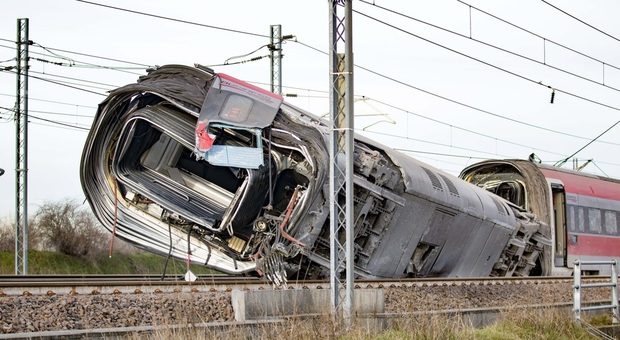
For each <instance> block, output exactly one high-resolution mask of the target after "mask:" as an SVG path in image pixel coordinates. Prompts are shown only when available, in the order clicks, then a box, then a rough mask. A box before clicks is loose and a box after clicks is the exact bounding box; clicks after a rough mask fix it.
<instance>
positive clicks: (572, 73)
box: [360, 0, 620, 92]
mask: <svg viewBox="0 0 620 340" xmlns="http://www.w3.org/2000/svg"><path fill="white" fill-rule="evenodd" d="M360 1H361V2H362V3H365V4H368V5H372V6H374V7H377V8H380V9H382V10H384V11H386V12H389V13H392V14H396V15H399V16H401V17H404V18H407V19H410V20H413V21H416V22H419V23H422V24H424V25H427V26H430V27H433V28H436V29H439V30H442V31H444V32H447V33H450V34H453V35H456V36H458V37H461V38H465V39H468V40H471V41H474V42H477V43H479V44H482V45H484V46H487V47H491V48H494V49H496V50H498V51H502V52H504V53H508V54H511V55H514V56H516V57H519V58H521V59H524V60H527V61H530V62H533V63H536V64H539V65H542V66H546V67H548V68H551V69H553V70H556V71H559V72H562V73H564V74H568V75H570V76H573V77H576V78H579V79H582V80H585V81H589V82H591V83H594V84H597V85H600V86H604V87H607V88H608V89H610V90H613V91H616V92H620V88H617V87H613V86H609V85H606V84H605V83H604V82H600V81H597V80H595V79H592V78H588V77H585V76H582V75H580V74H577V73H575V72H571V71H568V70H566V69H563V68H560V67H557V66H553V65H550V64H548V63H547V62H546V57H545V58H544V59H543V61H540V60H537V59H535V58H531V57H528V56H526V55H524V54H520V53H517V52H514V51H511V50H508V49H505V48H503V47H499V46H497V45H493V44H491V43H488V42H486V41H483V40H479V39H476V38H473V37H472V36H471V35H469V36H468V35H466V34H463V33H459V32H456V31H453V30H450V29H448V28H445V27H442V26H439V25H435V24H432V23H430V22H427V21H424V20H421V19H418V18H414V17H412V16H410V15H407V14H403V13H400V12H398V11H395V10H393V9H390V8H387V7H383V6H380V5H377V4H374V3H370V2H368V1H366V0H360ZM461 2H462V1H461ZM462 3H464V4H466V3H465V2H462ZM472 8H474V7H472ZM484 13H485V14H487V13H486V12H484ZM502 21H503V22H507V21H505V20H502ZM511 25H512V26H515V27H518V26H516V25H514V24H511ZM527 32H528V33H529V31H527ZM542 39H544V40H545V41H547V39H545V38H544V37H543V38H542ZM588 57H589V58H591V59H594V58H592V57H590V56H588ZM603 65H609V64H605V63H603ZM609 66H611V67H614V68H616V67H615V66H613V65H609Z"/></svg>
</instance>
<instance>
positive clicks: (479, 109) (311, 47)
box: [295, 41, 620, 145]
mask: <svg viewBox="0 0 620 340" xmlns="http://www.w3.org/2000/svg"><path fill="white" fill-rule="evenodd" d="M295 42H296V43H298V44H300V45H302V46H304V47H306V48H309V49H311V50H313V51H316V52H319V53H321V54H325V55H327V52H324V51H322V50H320V49H319V48H316V47H314V46H312V45H308V44H306V43H303V42H300V41H295ZM355 67H357V68H359V69H361V70H364V71H366V72H368V73H371V74H374V75H376V76H378V77H381V78H383V79H387V80H389V81H391V82H394V83H396V84H399V85H402V86H405V87H408V88H411V89H414V90H416V91H420V92H422V93H425V94H428V95H430V96H433V97H436V98H439V99H442V100H445V101H447V102H450V103H453V104H456V105H460V106H462V107H465V108H468V109H471V110H474V111H477V112H480V113H484V114H486V115H490V116H493V117H496V118H499V119H504V120H507V121H510V122H513V123H516V124H520V125H523V126H527V127H530V128H534V129H539V130H542V131H546V132H551V133H554V134H559V135H564V136H568V137H572V138H577V139H582V140H588V141H589V140H590V139H591V138H589V137H583V136H579V135H575V134H572V133H568V132H564V131H559V130H555V129H551V128H547V127H543V126H539V125H535V124H531V123H527V122H524V121H521V120H518V119H514V118H510V117H507V116H504V115H502V114H499V113H495V112H492V111H489V110H486V109H482V108H479V107H476V106H473V105H471V104H467V103H464V102H461V101H459V100H456V99H452V98H449V97H447V96H444V95H441V94H438V93H435V92H432V91H430V90H425V89H423V88H421V87H417V86H415V85H412V84H410V83H407V82H405V81H403V80H399V79H396V78H394V77H391V76H388V75H386V74H383V73H381V72H378V71H375V70H372V69H370V68H368V67H365V66H361V65H358V64H356V65H355ZM598 142H599V143H604V144H609V145H620V143H615V142H609V141H603V140H599V141H598Z"/></svg>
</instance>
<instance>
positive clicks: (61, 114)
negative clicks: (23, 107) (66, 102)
mask: <svg viewBox="0 0 620 340" xmlns="http://www.w3.org/2000/svg"><path fill="white" fill-rule="evenodd" d="M0 109H3V110H6V111H11V112H15V109H14V108H13V109H11V108H8V107H4V106H0ZM28 112H34V113H44V114H49V115H55V116H66V117H78V118H91V119H92V118H95V116H94V115H83V114H78V113H65V112H54V111H45V110H33V109H30V108H29V109H28Z"/></svg>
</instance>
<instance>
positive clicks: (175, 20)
mask: <svg viewBox="0 0 620 340" xmlns="http://www.w3.org/2000/svg"><path fill="white" fill-rule="evenodd" d="M75 1H77V2H81V3H85V4H89V5H94V6H100V7H105V8H109V9H113V10H117V11H122V12H127V13H133V14H138V15H142V16H147V17H152V18H157V19H163V20H168V21H174V22H179V23H183V24H188V25H194V26H200V27H205V28H211V29H216V30H221V31H226V32H231V33H238V34H245V35H250V36H255V37H261V38H269V37H270V36H269V35H265V34H259V33H253V32H247V31H242V30H238V29H232V28H227V27H220V26H214V25H207V24H201V23H199V22H194V21H189V20H183V19H176V18H171V17H167V16H163V15H158V14H152V13H147V12H143V11H136V10H131V9H127V8H121V7H116V6H110V5H104V4H100V3H96V2H92V1H86V0H75Z"/></svg>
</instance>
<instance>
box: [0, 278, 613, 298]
mask: <svg viewBox="0 0 620 340" xmlns="http://www.w3.org/2000/svg"><path fill="white" fill-rule="evenodd" d="M602 279H604V278H603V277H598V276H592V277H589V278H588V279H587V280H590V281H596V280H602ZM572 280H573V279H572V277H559V276H548V277H504V278H493V277H481V278H402V279H398V280H395V279H373V280H368V279H364V280H356V281H355V286H356V288H407V287H439V286H442V287H447V286H475V285H539V284H552V283H571V282H572ZM328 288H329V281H327V280H292V281H289V282H288V284H287V286H286V287H275V286H273V285H272V284H271V283H269V282H267V281H265V280H263V279H260V278H256V277H240V276H229V275H202V276H198V277H197V279H196V281H193V282H187V281H185V280H184V279H183V276H182V275H168V276H164V277H162V276H161V275H29V276H16V275H6V276H0V296H19V295H21V296H29V295H48V296H49V295H64V294H69V295H89V294H90V295H97V294H132V293H133V294H135V293H173V292H174V293H180V292H195V293H196V292H213V291H232V290H234V289H242V290H254V289H328Z"/></svg>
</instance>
